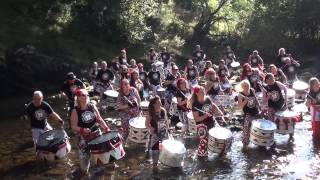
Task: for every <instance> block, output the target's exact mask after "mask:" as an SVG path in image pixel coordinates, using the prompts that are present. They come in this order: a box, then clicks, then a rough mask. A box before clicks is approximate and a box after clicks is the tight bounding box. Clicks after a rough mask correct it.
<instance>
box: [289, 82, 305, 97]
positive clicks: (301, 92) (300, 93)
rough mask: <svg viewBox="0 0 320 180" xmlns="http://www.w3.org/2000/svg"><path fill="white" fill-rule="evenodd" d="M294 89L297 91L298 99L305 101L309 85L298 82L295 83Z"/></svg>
mask: <svg viewBox="0 0 320 180" xmlns="http://www.w3.org/2000/svg"><path fill="white" fill-rule="evenodd" d="M292 88H293V89H294V90H295V91H296V94H295V97H296V99H302V100H305V98H306V95H307V90H308V88H309V85H308V84H307V83H305V82H303V81H296V82H294V83H293V85H292Z"/></svg>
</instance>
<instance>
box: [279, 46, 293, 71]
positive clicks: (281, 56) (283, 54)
mask: <svg viewBox="0 0 320 180" xmlns="http://www.w3.org/2000/svg"><path fill="white" fill-rule="evenodd" d="M289 57H290V54H287V53H286V50H285V49H284V48H280V49H279V50H278V56H277V66H278V67H279V68H282V67H283V66H284V65H285V64H286V63H285V59H287V58H289Z"/></svg>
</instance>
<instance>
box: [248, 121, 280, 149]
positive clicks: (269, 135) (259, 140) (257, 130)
mask: <svg viewBox="0 0 320 180" xmlns="http://www.w3.org/2000/svg"><path fill="white" fill-rule="evenodd" d="M267 122H269V123H272V124H273V126H275V125H274V123H273V122H271V121H267ZM274 129H275V127H274V128H272V129H263V128H261V127H258V126H257V125H256V123H252V126H251V129H250V137H249V140H250V141H251V142H252V143H253V144H255V145H258V146H266V147H269V146H271V145H272V144H273V143H274Z"/></svg>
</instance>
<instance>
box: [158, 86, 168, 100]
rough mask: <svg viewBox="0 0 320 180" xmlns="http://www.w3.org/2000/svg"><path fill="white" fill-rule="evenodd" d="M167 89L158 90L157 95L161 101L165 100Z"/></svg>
mask: <svg viewBox="0 0 320 180" xmlns="http://www.w3.org/2000/svg"><path fill="white" fill-rule="evenodd" d="M165 92H166V91H165V89H164V88H160V89H157V95H158V96H159V97H160V98H161V99H164V97H165Z"/></svg>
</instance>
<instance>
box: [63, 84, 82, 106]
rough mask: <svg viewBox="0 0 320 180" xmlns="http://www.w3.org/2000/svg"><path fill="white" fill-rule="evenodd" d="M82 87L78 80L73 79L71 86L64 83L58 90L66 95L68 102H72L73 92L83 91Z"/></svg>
mask: <svg viewBox="0 0 320 180" xmlns="http://www.w3.org/2000/svg"><path fill="white" fill-rule="evenodd" d="M84 87H85V85H84V83H83V82H82V81H81V80H80V79H75V81H74V83H72V84H69V82H68V81H65V82H64V83H63V85H62V87H61V89H60V90H61V91H62V92H64V93H65V94H66V95H67V97H68V99H69V101H74V92H75V90H76V89H83V88H84Z"/></svg>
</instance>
